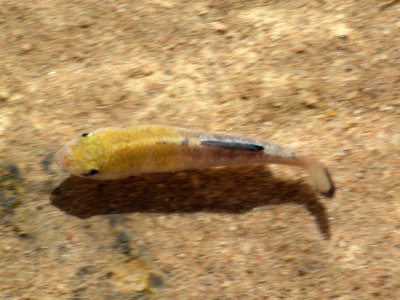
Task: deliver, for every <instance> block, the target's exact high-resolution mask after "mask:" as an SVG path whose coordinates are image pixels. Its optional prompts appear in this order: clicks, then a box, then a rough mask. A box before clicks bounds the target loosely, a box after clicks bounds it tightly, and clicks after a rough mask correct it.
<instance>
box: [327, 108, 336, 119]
mask: <svg viewBox="0 0 400 300" xmlns="http://www.w3.org/2000/svg"><path fill="white" fill-rule="evenodd" d="M325 116H326V117H327V118H333V117H336V111H335V110H333V109H328V110H327V111H326V112H325Z"/></svg>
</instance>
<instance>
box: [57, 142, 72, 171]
mask: <svg viewBox="0 0 400 300" xmlns="http://www.w3.org/2000/svg"><path fill="white" fill-rule="evenodd" d="M68 150H69V149H68V148H67V147H66V146H64V147H63V148H61V149H60V151H58V152H57V154H56V163H57V165H59V166H60V167H61V168H64V169H66V168H67V167H68V165H69V160H68V156H67V155H65V153H66V152H67V151H68Z"/></svg>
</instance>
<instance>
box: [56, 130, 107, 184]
mask: <svg viewBox="0 0 400 300" xmlns="http://www.w3.org/2000/svg"><path fill="white" fill-rule="evenodd" d="M102 152H103V151H102V147H101V145H100V144H99V142H98V141H97V139H96V134H95V133H84V134H82V135H81V136H80V137H78V138H75V139H73V140H71V141H70V142H68V143H67V144H66V145H65V146H64V147H62V148H61V149H60V150H59V151H58V152H57V154H56V163H57V165H59V166H60V167H61V168H63V169H65V170H67V171H68V172H70V173H71V174H73V175H76V176H79V177H89V178H93V179H96V177H98V176H99V175H98V173H99V172H100V167H101V164H102Z"/></svg>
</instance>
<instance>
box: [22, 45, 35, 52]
mask: <svg viewBox="0 0 400 300" xmlns="http://www.w3.org/2000/svg"><path fill="white" fill-rule="evenodd" d="M21 49H22V51H23V52H29V51H31V50H32V49H33V46H32V44H24V45H22V47H21Z"/></svg>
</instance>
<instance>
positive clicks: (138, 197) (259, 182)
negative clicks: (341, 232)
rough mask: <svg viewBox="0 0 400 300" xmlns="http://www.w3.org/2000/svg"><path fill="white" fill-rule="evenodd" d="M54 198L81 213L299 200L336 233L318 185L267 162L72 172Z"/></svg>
mask: <svg viewBox="0 0 400 300" xmlns="http://www.w3.org/2000/svg"><path fill="white" fill-rule="evenodd" d="M50 200H51V203H52V204H53V205H54V206H56V207H58V208H59V209H61V210H62V211H64V212H66V213H68V214H71V215H74V216H77V217H79V218H89V217H91V216H95V215H105V214H121V213H134V212H141V213H161V214H169V213H194V212H213V213H227V214H239V213H243V212H246V211H249V210H251V209H253V208H255V207H259V206H266V205H276V204H282V203H288V202H291V203H296V204H298V205H303V206H304V207H305V208H306V209H307V210H308V211H309V213H310V214H311V215H312V216H314V218H315V220H316V223H317V225H318V228H319V230H320V232H321V233H322V234H323V235H324V237H325V238H326V239H329V238H330V226H329V221H328V216H327V213H326V209H325V207H324V206H323V204H322V203H321V202H320V201H319V199H318V197H317V195H316V194H315V192H314V191H313V189H312V187H310V186H309V185H308V184H306V183H304V182H302V181H299V180H296V181H294V180H291V181H282V180H279V179H278V178H275V177H273V176H272V175H271V174H270V172H269V171H268V170H266V169H265V167H264V166H241V167H225V168H213V169H205V170H194V171H185V172H179V173H170V174H160V176H157V177H148V176H138V177H130V178H127V179H123V180H113V181H97V180H89V179H82V178H78V177H75V176H70V177H69V178H67V179H66V180H64V181H63V182H62V183H61V184H60V185H59V186H58V187H57V188H56V189H55V190H54V191H53V192H52V193H51V196H50Z"/></svg>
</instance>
